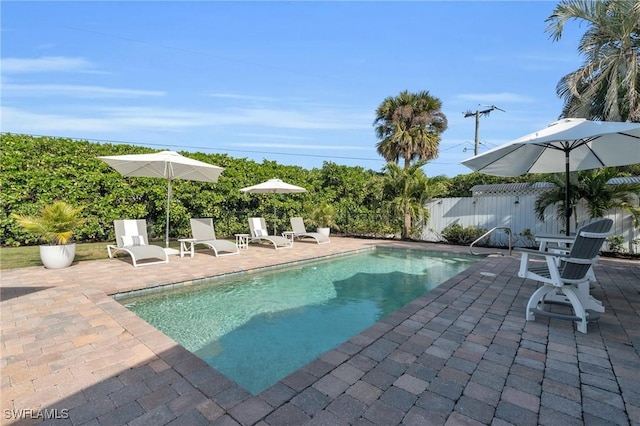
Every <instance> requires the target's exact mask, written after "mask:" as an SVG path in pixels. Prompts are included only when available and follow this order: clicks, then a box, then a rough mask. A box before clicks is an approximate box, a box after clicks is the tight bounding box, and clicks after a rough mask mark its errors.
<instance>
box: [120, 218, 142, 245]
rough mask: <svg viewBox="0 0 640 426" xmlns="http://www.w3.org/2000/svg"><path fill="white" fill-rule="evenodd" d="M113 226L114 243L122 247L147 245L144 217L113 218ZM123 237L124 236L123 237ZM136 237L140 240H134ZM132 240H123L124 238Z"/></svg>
mask: <svg viewBox="0 0 640 426" xmlns="http://www.w3.org/2000/svg"><path fill="white" fill-rule="evenodd" d="M113 227H114V229H115V231H116V245H117V246H118V247H124V246H129V245H149V238H148V236H147V221H146V220H144V219H123V220H114V221H113ZM123 237H125V238H123ZM136 237H138V238H139V239H140V241H135V240H136V239H137V238H136ZM127 238H129V239H131V240H132V241H125V239H127Z"/></svg>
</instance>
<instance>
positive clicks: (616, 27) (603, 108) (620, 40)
mask: <svg viewBox="0 0 640 426" xmlns="http://www.w3.org/2000/svg"><path fill="white" fill-rule="evenodd" d="M569 20H580V21H585V22H586V23H587V25H588V29H587V31H586V33H585V34H584V35H583V36H582V39H581V40H580V44H579V46H578V51H579V52H580V53H581V54H582V55H584V57H585V61H584V64H583V66H582V67H581V68H580V69H578V70H576V71H574V72H572V73H569V74H567V75H566V76H564V77H562V79H561V80H560V82H559V83H558V85H557V87H556V92H557V93H558V96H560V97H561V98H563V99H564V107H563V111H562V116H563V117H582V118H588V119H592V120H609V121H633V122H638V121H640V62H639V56H640V2H639V1H638V0H605V1H586V0H562V1H561V2H560V3H559V4H558V5H557V6H556V8H555V9H554V11H553V14H552V15H551V16H549V17H548V18H547V20H546V22H548V23H549V24H548V26H547V28H546V32H548V33H550V35H551V38H552V39H553V41H558V40H559V39H560V38H561V37H562V32H563V29H564V25H565V23H566V22H568V21H569Z"/></svg>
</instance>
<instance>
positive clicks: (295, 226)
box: [290, 217, 331, 244]
mask: <svg viewBox="0 0 640 426" xmlns="http://www.w3.org/2000/svg"><path fill="white" fill-rule="evenodd" d="M290 221H291V229H292V230H293V237H294V238H313V239H315V240H316V242H317V243H318V244H326V243H330V242H331V240H329V237H328V236H327V235H324V234H320V233H319V232H307V229H306V228H305V226H304V220H302V218H301V217H292V218H291V219H290Z"/></svg>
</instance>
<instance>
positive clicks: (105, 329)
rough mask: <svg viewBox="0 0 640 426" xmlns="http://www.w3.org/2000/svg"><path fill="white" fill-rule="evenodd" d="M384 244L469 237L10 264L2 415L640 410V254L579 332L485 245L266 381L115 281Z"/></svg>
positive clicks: (618, 268)
mask: <svg viewBox="0 0 640 426" xmlns="http://www.w3.org/2000/svg"><path fill="white" fill-rule="evenodd" d="M372 245H391V246H410V247H415V248H423V249H428V250H438V251H453V252H456V251H458V252H466V249H465V248H462V247H451V246H443V245H431V244H417V243H416V244H410V243H399V242H385V241H375V240H358V239H349V238H337V237H334V238H332V243H331V244H326V245H316V244H313V243H304V242H300V243H296V245H295V249H294V250H277V251H276V250H273V248H269V247H260V246H254V245H252V246H250V248H249V249H248V250H246V251H243V252H242V253H241V254H240V255H239V256H229V257H221V258H214V257H212V256H210V255H208V254H206V252H202V251H201V252H198V253H197V254H196V256H195V257H194V258H193V259H192V258H189V257H186V258H183V259H181V258H179V257H175V256H174V257H172V258H171V260H170V263H169V264H168V265H154V266H149V267H146V268H133V267H132V266H131V264H130V263H129V261H128V260H124V261H123V260H108V259H105V260H99V261H91V262H81V263H77V264H74V265H72V267H70V268H67V269H64V270H46V269H44V268H42V267H32V268H24V269H18V270H6V271H2V278H1V286H0V289H1V291H2V293H1V295H2V302H1V304H0V308H1V310H2V312H1V315H2V347H1V348H2V359H1V361H0V368H1V369H2V384H1V391H2V395H1V399H2V409H3V414H2V424H31V423H34V422H36V421H35V420H31V419H25V417H30V416H36V415H38V414H40V415H42V416H47V415H48V416H52V415H57V416H58V417H61V418H59V419H56V420H49V421H48V422H50V423H51V424H56V425H58V424H73V425H78V424H86V425H120V424H130V425H153V426H159V425H164V424H172V425H173V424H175V425H198V424H203V425H204V424H216V425H238V424H240V425H253V424H257V425H264V426H267V425H296V424H310V425H332V426H335V425H396V424H403V425H427V424H434V425H438V424H448V425H459V424H465V425H473V424H492V425H507V424H517V425H538V424H541V425H559V424H562V425H572V424H576V425H578V424H620V425H626V424H639V425H640V263H638V262H637V261H636V262H629V261H617V260H608V259H602V260H601V262H600V263H599V264H598V265H597V266H596V269H595V272H596V275H597V276H598V278H599V281H600V287H598V288H596V289H595V290H594V291H593V294H594V295H595V296H596V297H597V298H599V299H600V300H602V301H603V303H604V305H605V307H606V312H605V313H604V314H602V317H601V319H600V321H599V322H598V323H595V324H590V325H589V333H588V334H582V333H578V332H575V331H574V329H573V326H572V324H571V323H568V322H564V321H560V320H556V319H547V318H538V319H537V320H536V321H533V322H526V321H525V319H524V305H525V302H526V300H527V299H528V297H529V295H531V293H532V292H533V291H534V290H535V286H536V284H535V283H534V282H532V281H529V280H523V279H521V278H518V277H517V275H516V272H517V268H518V265H519V262H518V258H519V256H518V255H517V254H515V255H514V256H512V257H509V256H505V257H500V256H490V257H487V258H484V259H483V260H481V261H480V262H478V263H477V264H475V265H474V266H472V267H471V268H469V269H468V270H466V271H465V272H463V273H461V274H459V275H457V276H456V277H454V278H452V279H450V280H448V281H447V282H445V283H444V284H442V285H441V286H439V287H438V288H437V289H435V290H432V291H431V292H429V293H428V294H426V295H425V296H423V297H420V298H419V299H417V300H415V301H413V302H412V303H410V304H408V305H407V306H405V307H404V308H403V309H401V310H399V311H398V312H396V313H394V314H392V315H390V316H388V317H387V318H386V319H384V320H383V321H381V322H379V323H377V324H375V325H374V326H372V327H370V328H369V329H367V330H366V331H364V332H363V333H361V334H359V335H357V336H355V337H353V338H352V339H350V340H349V341H348V342H346V343H344V344H342V345H341V346H339V347H337V348H335V349H334V350H331V351H330V352H328V353H326V354H324V355H322V356H321V357H320V358H319V359H317V360H315V361H313V362H311V363H310V364H308V365H307V366H305V367H303V368H302V369H300V370H299V371H297V372H295V373H293V374H291V375H290V376H288V377H286V378H285V379H283V380H282V381H281V382H279V383H277V384H276V385H274V386H272V387H271V388H269V389H267V390H265V391H264V392H262V393H261V394H259V395H257V396H253V395H251V394H249V393H248V392H247V391H245V390H244V389H242V388H240V387H239V386H237V385H236V384H234V383H233V382H232V381H231V380H229V379H227V378H225V377H224V376H223V375H222V374H220V373H219V372H217V371H215V370H214V369H213V368H211V367H209V366H208V365H206V364H205V363H204V362H203V361H201V360H200V359H199V358H197V357H195V356H194V355H192V354H190V353H189V352H187V351H186V350H184V349H183V348H182V347H180V346H179V345H177V344H176V343H175V342H174V341H173V340H171V339H170V338H168V337H166V336H164V335H163V334H162V333H160V332H159V331H157V330H155V329H154V328H153V327H151V326H150V325H148V324H147V323H146V322H144V321H142V320H141V319H139V318H138V317H136V316H135V315H134V314H133V313H131V312H129V311H128V310H127V309H125V308H124V307H122V306H121V305H120V304H119V303H117V302H115V301H114V300H113V299H112V298H111V297H109V294H114V293H117V292H123V291H129V290H132V289H138V288H144V287H151V286H156V285H162V284H170V283H176V282H187V284H189V283H190V282H193V281H194V280H198V279H199V278H203V277H207V276H211V275H217V274H224V273H230V272H237V271H243V270H250V269H253V268H260V267H264V266H269V265H274V264H279V263H286V262H295V261H299V260H303V259H308V258H313V257H318V256H325V255H329V254H334V253H339V252H346V251H352V250H358V249H364V248H367V247H371V246H372ZM105 252H106V250H105ZM11 410H14V411H11ZM25 410H31V411H25ZM16 416H17V417H20V416H21V417H23V419H22V420H19V421H16V419H15V417H16ZM63 417H64V418H63ZM48 422H47V421H45V424H46V423H48Z"/></svg>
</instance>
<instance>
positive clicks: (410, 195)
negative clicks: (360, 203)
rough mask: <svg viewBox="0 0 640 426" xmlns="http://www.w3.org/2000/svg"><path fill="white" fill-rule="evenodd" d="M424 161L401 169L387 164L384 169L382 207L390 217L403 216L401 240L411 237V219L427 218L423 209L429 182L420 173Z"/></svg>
mask: <svg viewBox="0 0 640 426" xmlns="http://www.w3.org/2000/svg"><path fill="white" fill-rule="evenodd" d="M425 164H426V161H418V162H417V163H415V164H413V165H411V166H409V168H407V169H403V168H401V167H400V166H398V165H397V164H396V163H393V162H389V163H388V164H387V165H386V167H385V175H384V179H383V200H384V201H383V206H384V207H385V210H386V211H387V212H388V213H389V215H390V217H402V216H404V224H403V226H402V238H403V239H405V238H409V237H410V236H411V223H412V219H420V218H424V219H425V220H426V219H427V218H428V217H429V210H428V209H426V208H425V207H424V204H425V201H426V199H427V198H428V196H429V192H430V191H429V181H428V179H427V177H426V176H425V174H424V172H423V171H422V167H423V166H424V165H425Z"/></svg>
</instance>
